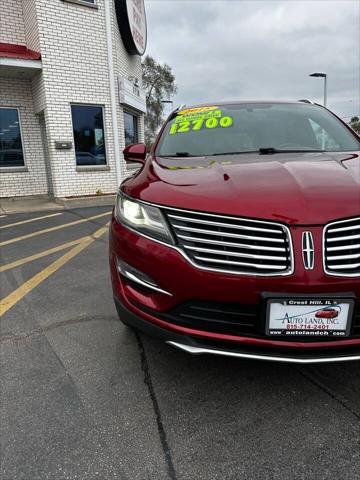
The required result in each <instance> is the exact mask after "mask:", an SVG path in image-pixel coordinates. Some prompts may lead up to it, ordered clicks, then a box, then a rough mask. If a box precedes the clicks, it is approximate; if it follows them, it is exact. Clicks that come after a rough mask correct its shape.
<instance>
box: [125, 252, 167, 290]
mask: <svg viewBox="0 0 360 480" xmlns="http://www.w3.org/2000/svg"><path fill="white" fill-rule="evenodd" d="M116 263H117V269H118V272H119V273H120V274H121V275H123V276H124V277H125V278H127V279H128V280H131V281H132V282H134V283H137V284H138V285H141V286H142V287H145V288H148V289H150V290H154V291H155V292H158V293H163V294H165V295H170V296H171V297H172V294H171V293H170V292H167V291H166V290H163V289H162V288H160V287H159V286H158V285H157V283H156V282H155V281H154V280H153V279H152V278H150V277H149V276H148V275H146V273H143V272H141V271H140V270H138V269H137V268H135V267H132V266H131V265H129V264H128V263H126V262H124V260H121V259H120V258H119V257H117V258H116Z"/></svg>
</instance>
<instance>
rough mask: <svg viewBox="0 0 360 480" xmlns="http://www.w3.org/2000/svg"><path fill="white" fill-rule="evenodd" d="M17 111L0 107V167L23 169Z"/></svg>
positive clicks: (22, 153)
mask: <svg viewBox="0 0 360 480" xmlns="http://www.w3.org/2000/svg"><path fill="white" fill-rule="evenodd" d="M23 166H24V152H23V147H22V140H21V129H20V120H19V111H18V109H17V108H1V107H0V167H23Z"/></svg>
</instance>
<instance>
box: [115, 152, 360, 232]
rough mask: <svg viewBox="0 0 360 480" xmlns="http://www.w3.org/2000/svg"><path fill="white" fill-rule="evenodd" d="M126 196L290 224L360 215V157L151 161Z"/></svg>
mask: <svg viewBox="0 0 360 480" xmlns="http://www.w3.org/2000/svg"><path fill="white" fill-rule="evenodd" d="M122 188H123V190H124V191H125V193H127V194H129V195H130V196H133V197H135V198H139V199H142V200H145V201H149V202H154V203H158V204H163V205H168V206H173V207H178V208H184V209H192V210H201V211H209V212H217V213H223V214H228V215H239V216H247V217H254V218H263V219H271V220H277V221H280V222H286V223H290V224H302V225H311V224H324V223H326V222H329V221H331V220H334V219H337V218H346V217H351V216H355V215H360V158H359V155H357V154H352V153H342V154H340V153H287V154H275V155H271V156H268V155H266V156H264V155H258V154H241V155H224V156H219V157H194V158H190V157H187V158H170V157H156V158H153V159H149V161H148V162H147V164H146V167H145V168H144V169H143V170H142V171H141V172H140V174H139V175H138V176H137V177H136V178H135V179H132V180H131V182H125V183H124V185H123V187H122Z"/></svg>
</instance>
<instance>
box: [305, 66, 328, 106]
mask: <svg viewBox="0 0 360 480" xmlns="http://www.w3.org/2000/svg"><path fill="white" fill-rule="evenodd" d="M309 77H320V78H323V79H324V102H323V105H324V107H326V104H327V74H326V73H319V72H315V73H311V74H310V75H309Z"/></svg>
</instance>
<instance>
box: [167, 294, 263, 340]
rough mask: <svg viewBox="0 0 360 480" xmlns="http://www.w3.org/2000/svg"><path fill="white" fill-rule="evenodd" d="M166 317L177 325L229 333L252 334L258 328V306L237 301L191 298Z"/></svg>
mask: <svg viewBox="0 0 360 480" xmlns="http://www.w3.org/2000/svg"><path fill="white" fill-rule="evenodd" d="M165 316H166V319H167V320H168V321H170V322H172V323H175V324H177V325H181V326H183V327H188V328H196V329H198V330H204V331H208V332H217V333H227V334H229V335H231V334H232V335H254V334H256V333H257V331H258V329H259V318H260V311H259V308H257V307H256V306H253V305H240V304H237V303H222V302H208V301H200V300H192V301H188V302H186V303H183V304H181V305H178V306H177V307H175V308H173V309H172V310H171V311H170V312H168V313H167V314H165Z"/></svg>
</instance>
